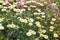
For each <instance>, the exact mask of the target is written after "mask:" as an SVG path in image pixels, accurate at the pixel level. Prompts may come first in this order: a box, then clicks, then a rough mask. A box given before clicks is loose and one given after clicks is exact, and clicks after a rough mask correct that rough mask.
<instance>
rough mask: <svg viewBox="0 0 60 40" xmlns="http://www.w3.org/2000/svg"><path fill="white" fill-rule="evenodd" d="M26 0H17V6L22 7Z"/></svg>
mask: <svg viewBox="0 0 60 40" xmlns="http://www.w3.org/2000/svg"><path fill="white" fill-rule="evenodd" d="M25 1H26V0H19V1H18V4H17V8H22V6H23V5H24V4H25Z"/></svg>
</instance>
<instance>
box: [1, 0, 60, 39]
mask: <svg viewBox="0 0 60 40" xmlns="http://www.w3.org/2000/svg"><path fill="white" fill-rule="evenodd" d="M53 5H55V4H53ZM16 6H17V2H15V3H12V4H9V5H8V6H6V5H5V3H4V2H3V3H1V4H0V32H1V36H4V37H2V38H5V39H4V40H59V38H60V17H56V13H54V12H52V11H51V10H50V7H49V6H48V3H47V2H43V3H41V2H36V1H27V2H26V3H25V4H24V5H23V8H22V9H18V8H16ZM2 40H3V39H2Z"/></svg>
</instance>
